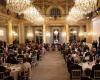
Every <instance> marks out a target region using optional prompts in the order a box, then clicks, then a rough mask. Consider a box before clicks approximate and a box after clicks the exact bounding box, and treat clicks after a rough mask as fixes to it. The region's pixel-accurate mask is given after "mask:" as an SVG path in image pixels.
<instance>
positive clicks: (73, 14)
mask: <svg viewBox="0 0 100 80" xmlns="http://www.w3.org/2000/svg"><path fill="white" fill-rule="evenodd" d="M82 18H83V12H82V10H80V9H78V8H77V7H73V8H72V9H71V11H70V12H69V15H68V17H67V21H69V22H72V23H76V22H77V21H78V20H80V19H82Z"/></svg>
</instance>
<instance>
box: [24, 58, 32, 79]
mask: <svg viewBox="0 0 100 80" xmlns="http://www.w3.org/2000/svg"><path fill="white" fill-rule="evenodd" d="M22 68H23V71H24V70H29V78H31V64H30V63H29V62H28V59H27V58H24V63H23V65H22Z"/></svg>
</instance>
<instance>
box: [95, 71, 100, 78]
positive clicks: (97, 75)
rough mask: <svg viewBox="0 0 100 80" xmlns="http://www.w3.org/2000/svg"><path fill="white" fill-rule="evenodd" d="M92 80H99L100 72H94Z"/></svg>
mask: <svg viewBox="0 0 100 80" xmlns="http://www.w3.org/2000/svg"><path fill="white" fill-rule="evenodd" d="M94 80H100V70H94Z"/></svg>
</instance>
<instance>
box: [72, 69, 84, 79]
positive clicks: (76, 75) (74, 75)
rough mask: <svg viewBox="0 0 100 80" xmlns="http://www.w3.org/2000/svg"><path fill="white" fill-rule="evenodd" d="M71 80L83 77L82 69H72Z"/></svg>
mask: <svg viewBox="0 0 100 80" xmlns="http://www.w3.org/2000/svg"><path fill="white" fill-rule="evenodd" d="M71 73H72V76H71V80H80V78H81V73H82V72H81V70H72V72H71Z"/></svg>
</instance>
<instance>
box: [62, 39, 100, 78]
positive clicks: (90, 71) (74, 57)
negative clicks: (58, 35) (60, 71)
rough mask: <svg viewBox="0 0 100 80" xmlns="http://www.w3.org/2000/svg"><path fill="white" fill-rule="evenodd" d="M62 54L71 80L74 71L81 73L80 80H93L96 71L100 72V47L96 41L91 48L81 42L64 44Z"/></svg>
mask: <svg viewBox="0 0 100 80" xmlns="http://www.w3.org/2000/svg"><path fill="white" fill-rule="evenodd" d="M61 53H62V54H63V56H64V59H65V62H66V63H67V68H68V72H69V74H70V79H72V78H73V71H74V70H80V71H81V76H80V78H79V80H92V79H94V78H95V71H96V70H98V71H99V70H100V46H99V43H98V42H97V41H96V40H95V41H93V43H92V44H91V47H90V46H88V45H87V43H86V42H84V41H80V40H78V41H76V42H72V43H67V44H65V43H64V44H62V45H61ZM99 74H100V73H99ZM98 80H100V77H99V79H98Z"/></svg>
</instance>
